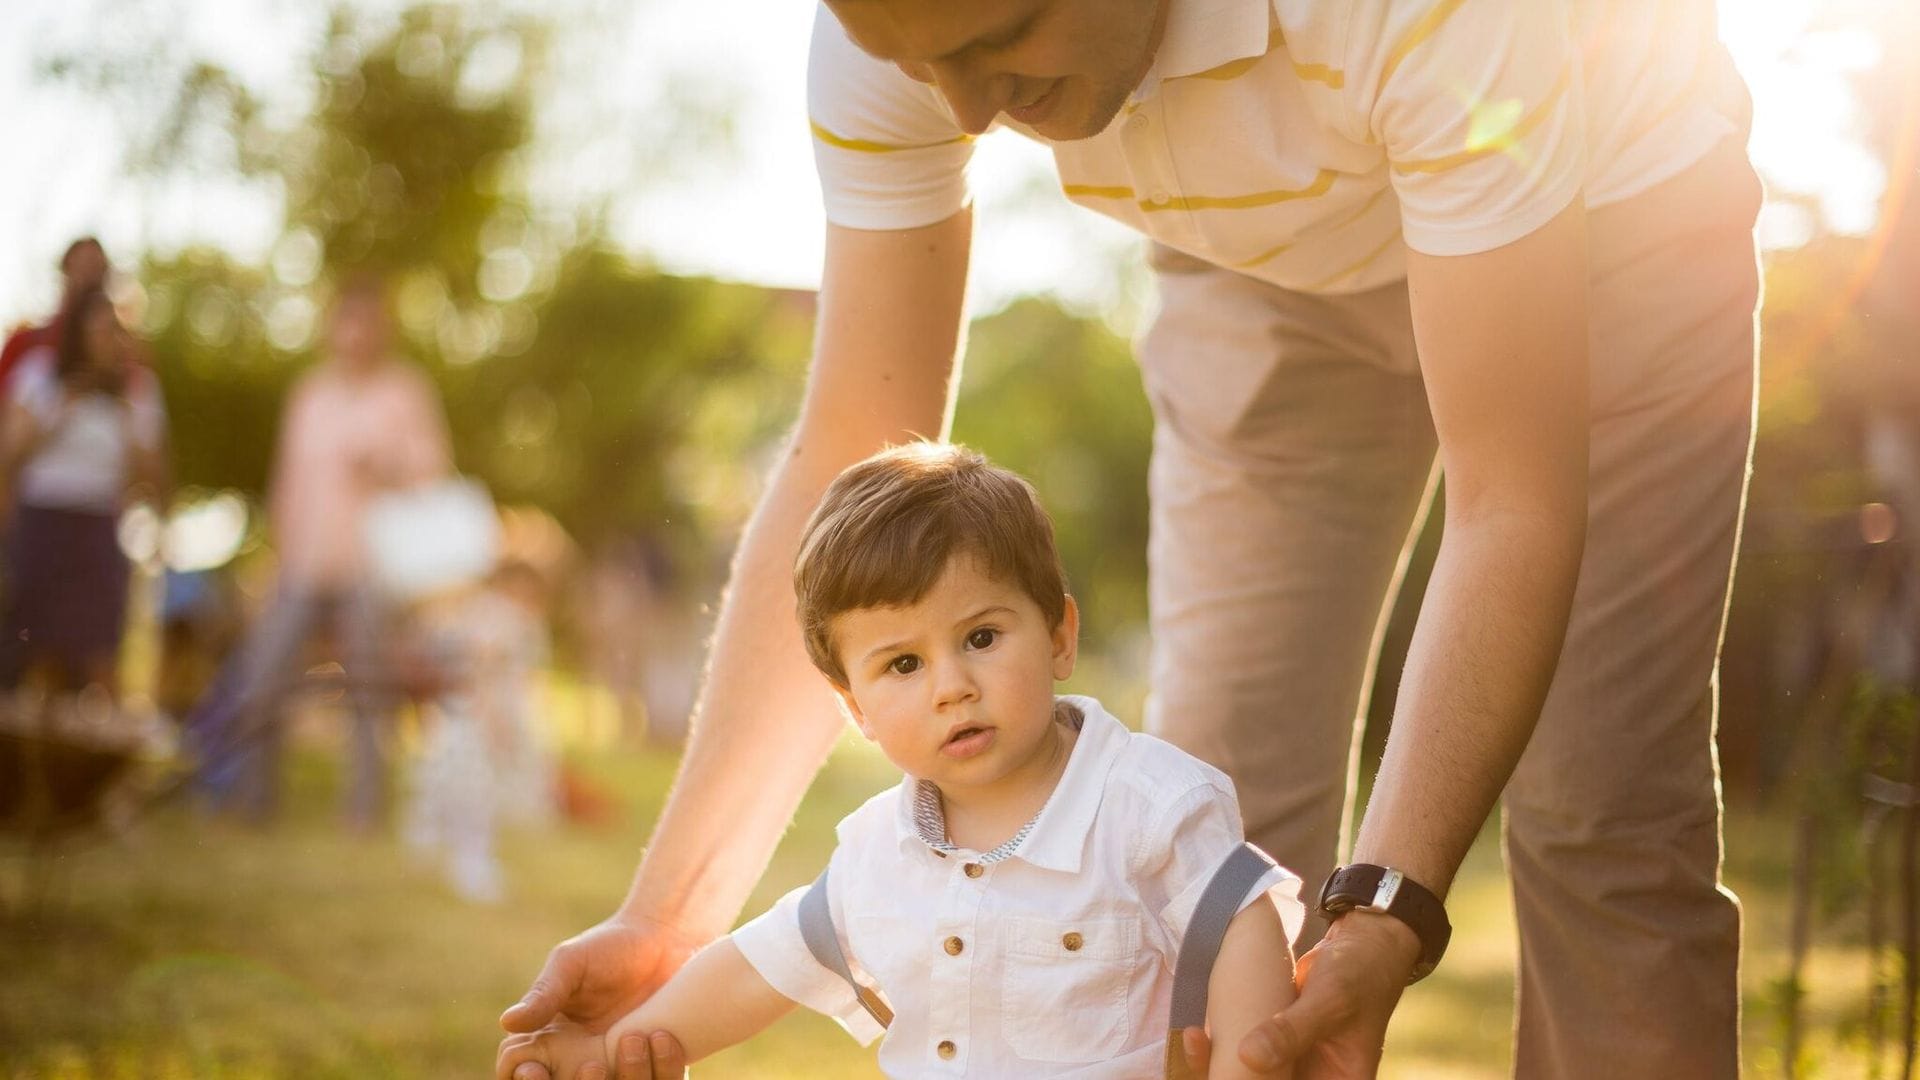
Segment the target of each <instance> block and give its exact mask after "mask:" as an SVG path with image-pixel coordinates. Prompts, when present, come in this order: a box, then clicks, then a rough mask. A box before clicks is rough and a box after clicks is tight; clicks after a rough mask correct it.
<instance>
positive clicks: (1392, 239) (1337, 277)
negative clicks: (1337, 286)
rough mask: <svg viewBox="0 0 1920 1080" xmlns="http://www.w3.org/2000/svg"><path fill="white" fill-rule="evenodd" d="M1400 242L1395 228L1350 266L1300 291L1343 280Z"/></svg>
mask: <svg viewBox="0 0 1920 1080" xmlns="http://www.w3.org/2000/svg"><path fill="white" fill-rule="evenodd" d="M1400 242H1401V240H1400V230H1398V229H1395V230H1394V231H1393V235H1391V236H1389V237H1387V239H1386V242H1385V243H1382V244H1381V245H1380V246H1379V247H1377V248H1374V249H1373V250H1372V251H1369V252H1367V253H1366V254H1365V255H1362V256H1360V258H1359V259H1358V260H1356V261H1355V262H1354V263H1353V264H1352V265H1351V266H1348V267H1347V268H1346V269H1344V270H1341V271H1339V272H1338V273H1334V274H1329V275H1327V276H1326V277H1323V278H1321V279H1320V280H1319V281H1316V282H1314V283H1313V284H1311V285H1309V286H1307V287H1306V288H1305V289H1303V290H1301V291H1303V292H1319V291H1320V290H1321V289H1324V288H1326V287H1327V286H1329V285H1332V284H1334V283H1335V282H1338V281H1344V280H1345V279H1347V278H1350V277H1352V276H1353V275H1355V274H1357V273H1359V272H1360V271H1361V270H1362V269H1363V268H1365V267H1366V265H1367V264H1368V263H1370V262H1372V261H1373V260H1375V259H1377V258H1379V257H1380V256H1382V255H1384V254H1386V253H1387V250H1388V249H1389V248H1391V247H1393V245H1395V244H1398V243H1400Z"/></svg>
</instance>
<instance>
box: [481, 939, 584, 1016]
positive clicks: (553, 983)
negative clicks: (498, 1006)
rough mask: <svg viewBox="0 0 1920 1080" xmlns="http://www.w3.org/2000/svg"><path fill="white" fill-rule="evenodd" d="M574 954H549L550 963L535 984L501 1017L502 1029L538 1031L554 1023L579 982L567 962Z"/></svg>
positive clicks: (537, 977) (541, 971)
mask: <svg viewBox="0 0 1920 1080" xmlns="http://www.w3.org/2000/svg"><path fill="white" fill-rule="evenodd" d="M571 955H572V954H571V953H567V952H564V951H563V950H562V949H555V950H553V951H552V952H550V953H548V954H547V962H546V964H545V965H544V966H543V967H541V969H540V974H539V975H537V976H535V977H534V980H533V985H532V986H529V987H527V992H526V993H525V994H522V995H521V996H520V1000H519V1001H517V1002H515V1003H514V1004H513V1005H512V1006H511V1007H509V1008H508V1009H507V1011H506V1012H503V1013H501V1014H500V1026H501V1027H503V1028H505V1029H506V1030H508V1031H539V1030H540V1029H541V1028H543V1027H546V1026H547V1025H548V1024H550V1023H552V1022H553V1018H554V1016H555V1015H556V1014H558V1013H559V1011H560V1006H561V1005H562V1004H564V1003H565V1002H566V999H567V998H568V997H571V996H572V994H573V991H574V989H575V986H576V984H577V983H579V981H580V979H579V976H578V974H577V973H575V972H574V971H573V970H572V964H570V963H569V962H568V961H569V958H570V957H571Z"/></svg>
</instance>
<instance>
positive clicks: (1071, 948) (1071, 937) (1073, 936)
mask: <svg viewBox="0 0 1920 1080" xmlns="http://www.w3.org/2000/svg"><path fill="white" fill-rule="evenodd" d="M1086 943H1087V939H1086V938H1083V937H1081V936H1080V931H1078V930H1069V931H1067V936H1066V937H1063V938H1061V939H1060V944H1062V945H1065V946H1066V947H1067V951H1068V952H1079V951H1080V946H1082V945H1085V944H1086Z"/></svg>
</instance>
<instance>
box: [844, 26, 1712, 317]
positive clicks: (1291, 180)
mask: <svg viewBox="0 0 1920 1080" xmlns="http://www.w3.org/2000/svg"><path fill="white" fill-rule="evenodd" d="M1168 3H1169V7H1168V12H1167V25H1166V31H1165V34H1164V35H1163V37H1162V41H1161V45H1160V48H1159V51H1158V52H1157V53H1156V55H1155V58H1154V62H1153V66H1152V68H1151V69H1150V70H1149V72H1148V74H1147V76H1146V77H1145V79H1144V80H1143V81H1142V82H1141V84H1140V86H1139V87H1138V88H1137V89H1136V90H1135V91H1134V94H1133V96H1132V99H1131V100H1130V101H1129V102H1128V103H1127V104H1126V106H1125V107H1124V108H1123V110H1122V111H1121V113H1120V115H1119V116H1117V117H1115V119H1114V122H1113V123H1111V124H1109V125H1108V126H1107V129H1106V130H1105V131H1103V132H1101V133H1099V134H1098V135H1095V136H1093V137H1091V138H1087V139H1079V140H1074V141H1069V142H1055V143H1050V144H1049V145H1050V146H1051V148H1052V150H1053V154H1054V160H1055V163H1056V165H1057V166H1058V169H1059V174H1060V182H1061V186H1062V188H1063V189H1064V190H1065V192H1066V195H1067V197H1068V198H1069V199H1071V200H1072V201H1074V202H1076V203H1079V204H1080V205H1082V206H1085V207H1087V208H1089V209H1091V210H1094V211H1096V212H1098V213H1101V214H1104V215H1106V216H1108V217H1111V218H1114V219H1116V220H1118V221H1120V222H1121V223H1123V224H1125V225H1128V226H1131V227H1132V228H1134V229H1136V230H1138V231H1139V232H1141V233H1144V234H1145V235H1147V236H1148V237H1151V238H1152V239H1154V240H1157V241H1159V242H1161V243H1163V244H1166V245H1168V246H1169V247H1172V248H1175V249H1178V250H1180V251H1183V252H1186V253H1187V254H1189V255H1192V256H1195V257H1197V258H1200V259H1202V260H1205V261H1207V262H1210V263H1214V264H1217V265H1219V266H1223V267H1227V268H1229V269H1233V270H1237V271H1239V272H1241V273H1244V274H1247V275H1249V276H1252V277H1255V278H1259V279H1261V280H1263V281H1267V282H1269V283H1271V284H1274V285H1279V286H1282V287H1284V288H1289V289H1294V290H1298V291H1303V292H1314V293H1342V292H1354V291H1358V290H1361V289H1369V288H1374V287H1376V286H1379V285H1384V284H1387V283H1388V282H1391V281H1396V280H1398V279H1400V278H1401V277H1404V276H1405V273H1406V258H1405V256H1406V249H1407V248H1412V249H1414V250H1417V251H1421V252H1425V253H1428V254H1432V255H1464V254H1471V253H1474V252H1480V251H1487V250H1491V249H1493V248H1496V247H1500V246H1501V245H1503V244H1507V243H1510V242H1512V241H1514V240H1517V239H1519V238H1520V237H1522V236H1525V235H1527V234H1528V233H1530V232H1532V231H1533V230H1535V229H1537V228H1539V227H1540V226H1541V225H1543V224H1545V223H1546V222H1547V221H1548V220H1549V219H1551V218H1552V217H1553V216H1554V215H1555V214H1557V213H1559V212H1560V211H1561V210H1562V209H1564V208H1565V207H1566V206H1567V205H1568V204H1569V203H1570V202H1572V200H1573V199H1574V197H1575V196H1576V195H1578V194H1580V193H1581V192H1582V190H1583V188H1584V193H1585V197H1586V202H1587V205H1589V206H1603V205H1606V204H1608V203H1611V202H1617V201H1619V200H1621V199H1625V198H1627V197H1629V196H1631V195H1634V194H1637V193H1638V192H1641V191H1644V190H1646V189H1647V188H1649V187H1652V186H1653V185H1654V184H1657V183H1659V182H1660V181H1662V180H1665V179H1667V178H1669V177H1671V176H1674V175H1675V174H1677V173H1678V172H1680V171H1681V170H1682V169H1684V168H1686V167H1687V166H1688V165H1690V164H1692V163H1693V162H1695V161H1698V160H1699V159H1700V158H1701V157H1702V156H1704V155H1705V153H1706V152H1707V150H1709V149H1711V148H1712V146H1713V145H1714V144H1715V143H1716V142H1718V141H1719V140H1721V139H1724V138H1726V137H1727V136H1728V135H1730V134H1732V133H1733V132H1735V131H1737V130H1739V128H1740V125H1741V124H1742V123H1743V122H1744V121H1743V111H1744V107H1745V106H1744V102H1743V100H1742V99H1743V98H1744V90H1742V89H1741V87H1740V85H1739V78H1738V75H1737V74H1735V73H1734V72H1733V68H1732V64H1731V61H1730V60H1729V58H1728V57H1727V55H1726V51H1725V50H1724V49H1723V48H1722V47H1721V46H1720V44H1719V42H1718V40H1717V38H1716V36H1715V26H1714V18H1713V5H1712V3H1710V2H1708V0H1168ZM808 110H809V112H810V114H811V117H812V123H813V132H814V155H815V160H816V162H817V164H818V167H819V172H820V186H821V190H822V194H823V196H824V199H825V205H826V214H827V219H828V220H829V221H832V222H834V223H836V224H839V225H844V226H847V227H850V228H856V229H906V228H913V227H916V226H921V225H928V224H932V223H933V222H936V221H939V220H942V219H944V218H946V217H948V216H950V215H952V214H953V213H954V212H955V211H957V210H959V209H960V208H961V207H962V206H964V205H966V202H967V199H968V192H967V181H966V166H967V161H968V158H969V156H970V155H971V153H972V139H971V138H970V137H969V136H968V135H967V134H966V133H965V132H964V131H962V130H961V128H960V127H959V125H958V124H956V123H955V122H954V119H953V115H952V113H951V112H950V111H949V110H948V108H947V106H946V103H945V101H944V100H943V99H942V98H941V97H940V94H939V92H938V91H936V90H935V89H934V88H933V87H931V86H927V85H923V84H921V83H917V82H915V81H913V80H912V79H910V78H908V77H907V76H906V75H904V74H902V73H901V72H900V71H899V70H898V69H897V68H895V67H894V66H893V65H892V64H888V63H882V62H880V61H876V60H875V59H873V58H872V57H870V56H868V55H866V54H865V53H863V52H861V51H860V49H859V48H858V47H856V46H855V45H854V44H853V43H852V41H851V40H849V39H848V37H847V35H846V32H845V31H844V30H843V29H842V28H841V26H840V23H839V21H838V20H837V19H835V18H834V16H833V14H832V12H831V11H829V10H828V9H827V8H826V7H825V6H824V5H823V6H822V7H821V8H820V11H819V14H818V16H817V18H816V20H815V24H814V32H813V46H812V55H811V58H810V61H809V71H808ZM1003 122H1004V118H1003ZM1004 126H1007V127H1011V128H1013V129H1014V130H1018V131H1023V132H1024V133H1025V134H1028V135H1029V136H1031V137H1034V138H1036V139H1037V138H1039V136H1037V135H1035V134H1034V133H1033V132H1031V131H1027V130H1026V129H1024V128H1022V127H1021V126H1020V125H1018V124H1014V123H1011V122H1004ZM1040 141H1042V142H1046V141H1047V140H1044V139H1041V140H1040Z"/></svg>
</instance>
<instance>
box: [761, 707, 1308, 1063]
mask: <svg viewBox="0 0 1920 1080" xmlns="http://www.w3.org/2000/svg"><path fill="white" fill-rule="evenodd" d="M1064 700H1066V701H1069V702H1071V703H1072V704H1074V705H1076V706H1078V707H1079V709H1080V711H1081V713H1082V715H1083V717H1084V721H1083V723H1082V726H1081V731H1080V738H1079V739H1078V740H1077V741H1076V742H1075V744H1074V747H1073V753H1072V756H1071V757H1070V758H1069V759H1068V761H1067V767H1066V770H1065V772H1064V773H1063V774H1062V775H1061V777H1060V783H1059V785H1058V786H1057V787H1056V788H1055V789H1054V792H1053V795H1052V797H1051V798H1049V800H1048V801H1047V804H1046V807H1045V809H1043V810H1042V811H1041V812H1040V814H1039V815H1038V816H1037V817H1036V818H1035V819H1034V821H1033V823H1032V825H1031V826H1030V827H1029V828H1028V829H1027V830H1025V832H1024V836H1023V837H1021V838H1019V839H1018V842H1017V843H1016V844H1013V845H1012V846H1011V847H1010V849H1009V850H1006V851H1003V852H999V853H986V854H983V853H980V852H974V851H969V850H966V849H961V848H954V849H951V850H949V851H942V850H939V843H938V842H939V841H943V840H944V837H933V838H931V839H932V840H934V841H935V842H934V843H930V842H929V838H928V837H926V836H925V835H924V834H923V828H924V825H916V822H915V805H914V804H915V801H916V800H915V798H914V795H915V792H916V790H917V787H916V782H914V781H907V782H905V783H902V784H899V785H896V786H894V787H892V788H889V789H887V790H886V791H884V792H882V793H880V794H879V795H876V796H874V797H873V798H872V799H870V800H868V802H867V803H866V805H864V806H862V807H861V808H860V809H858V810H855V811H854V812H853V813H851V814H849V815H847V817H846V819H845V820H843V821H841V822H840V825H839V829H838V833H839V838H840V844H839V847H838V848H836V849H835V851H834V853H833V858H832V861H831V862H830V863H829V869H830V874H829V876H828V903H829V906H830V908H831V910H832V912H833V921H834V926H835V929H836V930H837V931H838V932H839V935H840V941H841V948H842V950H843V951H844V952H845V954H846V956H847V962H848V964H849V966H850V967H851V968H852V969H853V971H854V974H855V976H856V977H857V978H859V979H861V980H862V981H863V982H865V983H868V984H869V985H872V986H875V987H876V988H877V989H878V990H879V992H880V993H881V995H882V996H883V997H885V998H886V999H887V1001H888V1003H889V1004H890V1005H891V1006H892V1008H893V1010H894V1020H893V1024H892V1026H891V1027H890V1028H889V1029H887V1032H886V1039H885V1041H884V1042H882V1043H881V1045H880V1067H881V1069H882V1070H883V1071H884V1072H885V1073H886V1074H887V1075H888V1076H895V1077H924V1076H960V1075H972V1076H1005V1077H1043V1076H1044V1077H1068V1076H1071V1077H1083V1078H1091V1077H1135V1076H1138V1077H1158V1076H1160V1075H1161V1074H1162V1070H1163V1069H1164V1065H1165V1053H1166V1038H1167V1025H1168V1014H1169V1010H1170V1008H1171V1004H1172V997H1173V970H1174V961H1175V959H1176V957H1177V956H1178V954H1179V942H1180V940H1181V937H1182V936H1183V935H1184V934H1185V931H1186V926H1187V920H1188V919H1189V917H1190V916H1191V915H1192V912H1193V909H1194V906H1195V905H1196V904H1197V903H1198V902H1199V899H1200V893H1201V891H1202V890H1203V889H1205V888H1206V885H1207V882H1208V881H1209V880H1210V879H1211V877H1212V875H1213V872H1214V870H1216V869H1217V868H1218V867H1219V865H1220V863H1221V862H1222V861H1223V860H1224V859H1225V858H1226V857H1227V855H1228V854H1229V853H1231V852H1232V851H1233V850H1234V849H1235V848H1236V847H1237V846H1239V844H1240V843H1241V840H1242V830H1241V823H1240V810H1239V805H1238V803H1237V802H1236V801H1235V800H1234V795H1233V786H1232V783H1231V782H1230V781H1229V780H1228V779H1227V778H1226V776H1225V775H1224V774H1222V773H1221V772H1220V771H1219V770H1217V769H1214V768H1213V767H1211V766H1209V765H1206V764H1204V763H1203V762H1201V761H1199V760H1198V759H1197V758H1194V757H1191V756H1189V755H1187V754H1186V753H1184V752H1182V751H1180V750H1177V749H1175V748H1174V747H1172V746H1171V745H1169V744H1167V743H1164V742H1162V741H1160V740H1159V739H1156V738H1154V737H1152V736H1150V735H1140V734H1135V733H1133V732H1130V731H1128V730H1127V729H1126V728H1125V727H1124V726H1122V725H1121V723H1120V722H1119V721H1118V720H1115V719H1114V718H1113V717H1112V716H1111V715H1109V714H1108V713H1107V711H1106V710H1105V709H1103V708H1101V707H1100V704H1099V702H1097V701H1094V700H1093V699H1091V698H1083V697H1072V698H1066V699H1064ZM1299 891H1300V880H1299V878H1297V877H1295V876H1293V875H1292V874H1290V873H1288V872H1287V871H1285V870H1282V869H1279V868H1275V869H1273V870H1272V871H1270V872H1268V873H1267V874H1266V875H1265V876H1264V877H1262V878H1261V879H1260V880H1259V881H1258V882H1257V883H1256V884H1255V885H1254V886H1253V888H1252V889H1250V890H1249V891H1248V893H1247V896H1246V897H1245V898H1244V899H1243V900H1242V901H1241V906H1242V907H1244V906H1245V905H1246V904H1248V903H1251V902H1253V900H1254V899H1256V898H1257V897H1258V896H1259V895H1260V894H1261V893H1262V892H1270V893H1271V894H1272V895H1273V897H1274V899H1275V901H1276V903H1277V904H1278V905H1279V908H1280V912H1281V920H1282V923H1283V925H1284V926H1285V927H1286V930H1287V936H1288V937H1289V938H1291V937H1293V936H1294V935H1296V934H1298V933H1299V931H1300V924H1301V921H1302V919H1303V918H1304V917H1305V914H1306V911H1305V908H1304V907H1303V906H1302V904H1301V902H1300V899H1299ZM805 892H806V890H805V889H804V888H802V889H796V890H794V891H793V892H791V893H788V894H787V895H786V896H785V897H783V898H781V900H780V901H779V902H778V903H777V904H775V905H774V906H773V908H772V909H771V910H769V911H768V912H766V913H765V914H764V915H761V916H760V917H759V918H756V919H754V920H753V921H751V922H749V923H747V924H746V925H745V926H742V927H741V928H740V929H738V930H736V931H734V933H733V940H734V943H735V944H736V945H738V946H739V948H740V951H741V952H742V953H744V954H745V955H746V958H747V960H748V961H749V962H750V963H752V964H753V966H754V968H755V969H756V970H758V971H759V972H760V974H761V975H762V976H763V977H764V978H765V979H766V980H767V981H768V982H769V983H771V984H772V985H773V987H774V988H775V989H776V990H778V991H779V992H780V993H782V994H785V995H786V996H788V997H790V998H792V999H793V1000H795V1001H797V1002H799V1003H801V1004H802V1005H806V1006H807V1007H809V1008H812V1009H814V1010H816V1011H818V1012H822V1013H825V1014H827V1015H829V1016H832V1017H834V1018H835V1019H837V1020H838V1021H839V1022H840V1023H841V1025H842V1026H843V1027H845V1028H846V1029H847V1031H848V1032H849V1033H851V1034H852V1035H853V1036H854V1037H855V1038H857V1039H859V1040H860V1042H861V1044H862V1045H866V1044H868V1043H870V1042H872V1041H873V1039H874V1038H875V1037H877V1036H879V1035H880V1033H881V1029H880V1026H879V1025H878V1024H877V1023H875V1022H874V1020H873V1019H872V1018H871V1017H869V1016H868V1015H867V1013H866V1012H865V1011H864V1010H863V1009H861V1007H860V1005H859V1003H858V1002H857V1001H856V1000H855V998H854V995H853V992H852V990H851V988H849V987H848V986H847V984H846V983H845V982H844V981H843V980H841V979H840V977H839V976H837V975H835V974H834V973H833V972H832V971H831V970H829V969H828V968H826V967H823V966H821V964H820V963H819V962H818V961H816V960H815V959H814V958H813V956H812V954H811V953H809V952H808V951H807V946H806V943H805V941H804V940H803V939H802V937H801V933H800V918H799V908H800V898H801V897H802V896H803V895H804V894H805Z"/></svg>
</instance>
